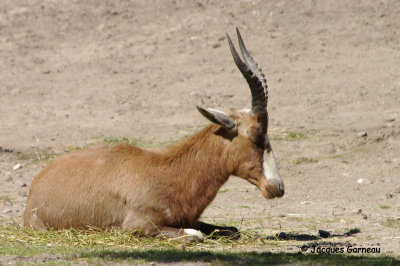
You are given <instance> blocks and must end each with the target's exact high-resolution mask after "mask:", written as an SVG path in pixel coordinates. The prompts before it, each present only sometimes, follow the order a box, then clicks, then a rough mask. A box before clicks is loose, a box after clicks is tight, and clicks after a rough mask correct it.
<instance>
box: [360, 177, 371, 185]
mask: <svg viewBox="0 0 400 266" xmlns="http://www.w3.org/2000/svg"><path fill="white" fill-rule="evenodd" d="M357 183H358V184H363V183H365V184H372V182H371V181H370V180H368V179H366V178H359V179H357Z"/></svg>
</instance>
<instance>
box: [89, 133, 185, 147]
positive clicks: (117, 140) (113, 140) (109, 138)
mask: <svg viewBox="0 0 400 266" xmlns="http://www.w3.org/2000/svg"><path fill="white" fill-rule="evenodd" d="M96 139H98V140H100V141H102V142H105V143H107V144H108V145H110V146H115V145H117V144H120V143H128V144H131V145H135V146H138V147H142V148H154V147H164V146H167V145H170V144H173V143H176V142H178V141H179V138H170V139H169V140H168V141H165V142H159V143H148V142H145V141H143V140H141V139H137V138H131V137H113V136H106V137H98V138H96Z"/></svg>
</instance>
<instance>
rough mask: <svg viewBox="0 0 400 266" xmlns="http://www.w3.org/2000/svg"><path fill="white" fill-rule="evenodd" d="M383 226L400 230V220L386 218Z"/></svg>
mask: <svg viewBox="0 0 400 266" xmlns="http://www.w3.org/2000/svg"><path fill="white" fill-rule="evenodd" d="M382 224H383V225H384V226H386V227H392V228H400V220H399V219H396V218H392V217H386V218H385V220H384V221H383V222H382Z"/></svg>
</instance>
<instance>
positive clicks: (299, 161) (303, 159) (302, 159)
mask: <svg viewBox="0 0 400 266" xmlns="http://www.w3.org/2000/svg"><path fill="white" fill-rule="evenodd" d="M317 162H318V160H317V159H314V158H306V157H300V158H298V159H296V160H294V161H292V163H293V164H294V165H298V164H303V163H317Z"/></svg>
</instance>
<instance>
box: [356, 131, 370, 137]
mask: <svg viewBox="0 0 400 266" xmlns="http://www.w3.org/2000/svg"><path fill="white" fill-rule="evenodd" d="M366 136H368V133H367V131H361V132H358V134H357V137H359V138H360V137H366Z"/></svg>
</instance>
